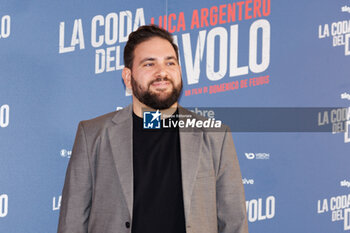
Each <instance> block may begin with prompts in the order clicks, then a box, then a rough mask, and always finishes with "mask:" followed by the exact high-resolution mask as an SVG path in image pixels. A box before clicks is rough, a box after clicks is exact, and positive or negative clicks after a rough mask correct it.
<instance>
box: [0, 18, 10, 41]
mask: <svg viewBox="0 0 350 233" xmlns="http://www.w3.org/2000/svg"><path fill="white" fill-rule="evenodd" d="M10 34H11V17H10V16H9V15H4V16H0V39H6V38H8V37H9V36H10Z"/></svg>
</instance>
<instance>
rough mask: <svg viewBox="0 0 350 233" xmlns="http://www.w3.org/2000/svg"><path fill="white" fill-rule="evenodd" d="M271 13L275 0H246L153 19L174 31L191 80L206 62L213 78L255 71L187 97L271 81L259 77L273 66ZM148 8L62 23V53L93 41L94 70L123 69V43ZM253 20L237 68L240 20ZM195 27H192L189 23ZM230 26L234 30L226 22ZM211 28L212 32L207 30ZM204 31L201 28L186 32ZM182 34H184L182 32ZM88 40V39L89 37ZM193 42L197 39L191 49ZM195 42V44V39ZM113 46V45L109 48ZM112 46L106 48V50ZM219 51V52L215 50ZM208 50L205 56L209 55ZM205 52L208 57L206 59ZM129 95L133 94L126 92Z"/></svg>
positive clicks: (196, 81) (186, 92)
mask: <svg viewBox="0 0 350 233" xmlns="http://www.w3.org/2000/svg"><path fill="white" fill-rule="evenodd" d="M270 13H271V4H270V0H258V1H254V3H253V2H252V0H246V1H241V2H237V3H228V4H222V5H219V6H216V5H214V6H212V7H209V8H202V9H193V11H192V14H185V13H184V12H179V13H169V14H168V15H161V16H155V17H154V16H153V17H150V19H151V20H150V22H147V24H149V23H153V24H157V25H159V26H160V27H162V28H164V29H167V30H168V31H169V32H171V33H174V34H175V35H174V40H175V42H176V43H177V44H178V45H179V53H180V54H183V55H184V56H183V57H184V60H183V61H181V59H180V63H181V64H183V68H184V71H185V72H184V73H185V74H186V77H187V84H188V85H194V84H200V73H201V72H203V71H202V70H201V69H200V67H201V64H206V69H205V70H204V72H205V74H206V77H207V79H208V80H210V81H215V82H218V81H221V79H223V78H224V77H225V76H227V75H228V76H229V77H238V76H242V75H247V74H249V73H253V74H254V75H252V77H249V78H246V79H242V80H235V81H230V82H224V83H221V84H215V85H209V86H203V85H201V86H197V87H196V88H192V89H188V90H184V95H185V96H189V95H198V94H213V93H218V92H225V91H234V90H237V89H240V88H247V87H254V86H260V85H266V84H268V83H269V82H270V77H269V75H263V76H259V75H255V74H260V73H262V72H264V71H266V70H267V69H268V67H269V65H270V31H271V26H270V22H269V21H268V20H267V19H261V18H263V17H267V16H269V15H270ZM145 14H146V12H145V11H144V9H143V8H137V9H136V10H124V11H120V12H119V13H116V12H111V13H109V14H107V15H106V16H103V15H96V16H94V17H93V18H92V19H91V22H89V23H86V22H83V21H82V19H75V20H74V23H73V25H70V24H68V23H66V22H64V21H63V22H60V23H59V53H60V54H64V53H69V52H74V51H77V50H82V49H85V48H86V44H89V45H90V46H91V47H92V48H95V49H96V52H95V71H94V72H95V74H101V73H104V72H111V71H116V70H121V69H123V67H124V65H123V64H122V60H123V59H122V54H121V45H123V46H124V44H125V42H126V41H127V37H128V35H129V34H130V33H131V32H132V31H134V30H136V29H137V28H138V27H139V26H142V25H145V24H146V17H145ZM249 20H254V21H253V22H252V23H251V25H250V28H249V43H248V44H249V47H248V50H249V58H248V61H244V62H245V63H246V65H244V66H240V67H239V66H238V63H241V64H242V63H244V62H243V61H240V62H239V61H238V58H239V51H238V48H239V47H240V48H241V47H242V46H241V45H240V44H239V40H238V38H239V33H240V29H239V25H238V24H236V23H237V22H238V21H249ZM186 25H190V26H186ZM220 25H222V26H225V25H229V26H230V27H229V30H228V29H227V28H225V27H222V26H220ZM86 27H89V28H91V35H90V36H88V35H86V33H84V31H85V29H84V28H86ZM208 27H211V28H210V30H207V29H206V28H208ZM192 29H201V30H200V31H199V32H193V31H191V32H186V31H188V30H192ZM181 32H183V33H182V34H181ZM86 38H88V42H87V39H86ZM191 40H194V41H196V43H195V44H196V45H195V47H192V44H193V43H191ZM194 41H192V42H194ZM107 46H108V47H107ZM104 47H107V48H104ZM215 49H217V51H215ZM204 51H206V54H204ZM215 54H217V55H219V56H217V57H218V59H217V60H218V61H216V62H217V63H218V67H216V68H215V69H214V67H215V66H214V62H215V59H216V56H215ZM204 55H205V59H204ZM126 95H129V93H127V92H126Z"/></svg>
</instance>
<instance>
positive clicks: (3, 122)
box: [0, 104, 10, 128]
mask: <svg viewBox="0 0 350 233" xmlns="http://www.w3.org/2000/svg"><path fill="white" fill-rule="evenodd" d="M9 123H10V106H8V105H7V104H4V105H2V106H1V107H0V127H1V128H5V127H7V126H8V125H9Z"/></svg>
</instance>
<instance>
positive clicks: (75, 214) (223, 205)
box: [58, 105, 248, 233]
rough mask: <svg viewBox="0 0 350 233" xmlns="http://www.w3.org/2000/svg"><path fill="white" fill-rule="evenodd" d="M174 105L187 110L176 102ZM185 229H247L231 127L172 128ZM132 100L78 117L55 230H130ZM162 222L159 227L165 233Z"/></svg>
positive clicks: (193, 232) (219, 232)
mask: <svg viewBox="0 0 350 233" xmlns="http://www.w3.org/2000/svg"><path fill="white" fill-rule="evenodd" d="M179 113H180V114H183V115H186V114H190V115H193V116H194V117H198V116H195V115H194V114H193V113H192V112H190V111H188V110H186V109H184V108H181V107H180V108H179ZM180 145H181V169H182V185H183V199H184V211H185V222H186V232H187V233H248V226H247V217H246V210H245V199H244V191H243V184H242V178H241V173H240V169H239V165H238V160H237V156H236V152H235V148H234V145H233V141H232V136H231V133H230V132H229V129H228V127H226V126H223V128H222V131H221V132H208V131H207V130H206V129H203V128H202V129H193V130H192V131H190V132H189V131H188V130H187V131H186V132H185V131H184V130H182V129H180ZM132 210H133V163H132V106H131V105H130V106H128V107H126V108H124V109H123V110H120V111H117V112H112V113H109V114H106V115H103V116H100V117H98V118H95V119H92V120H88V121H82V122H80V123H79V126H78V131H77V135H76V138H75V143H74V147H73V152H72V156H71V159H70V162H69V165H68V168H67V174H66V179H65V183H64V188H63V192H62V202H61V210H60V218H59V224H58V233H123V232H125V233H127V232H131V227H132V224H131V223H132ZM166 232H167V231H166V229H164V233H166Z"/></svg>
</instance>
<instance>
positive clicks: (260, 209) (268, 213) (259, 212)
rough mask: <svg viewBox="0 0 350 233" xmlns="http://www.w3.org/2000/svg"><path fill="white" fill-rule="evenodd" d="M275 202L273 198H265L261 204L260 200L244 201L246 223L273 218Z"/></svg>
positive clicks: (261, 200)
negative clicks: (246, 215)
mask: <svg viewBox="0 0 350 233" xmlns="http://www.w3.org/2000/svg"><path fill="white" fill-rule="evenodd" d="M275 202H276V199H275V197H274V196H269V197H267V198H266V200H265V203H263V199H262V198H258V199H257V200H256V199H253V200H250V201H246V208H247V214H248V221H249V222H255V221H262V220H267V219H271V218H273V217H275V209H276V206H275ZM264 204H265V206H264Z"/></svg>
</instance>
